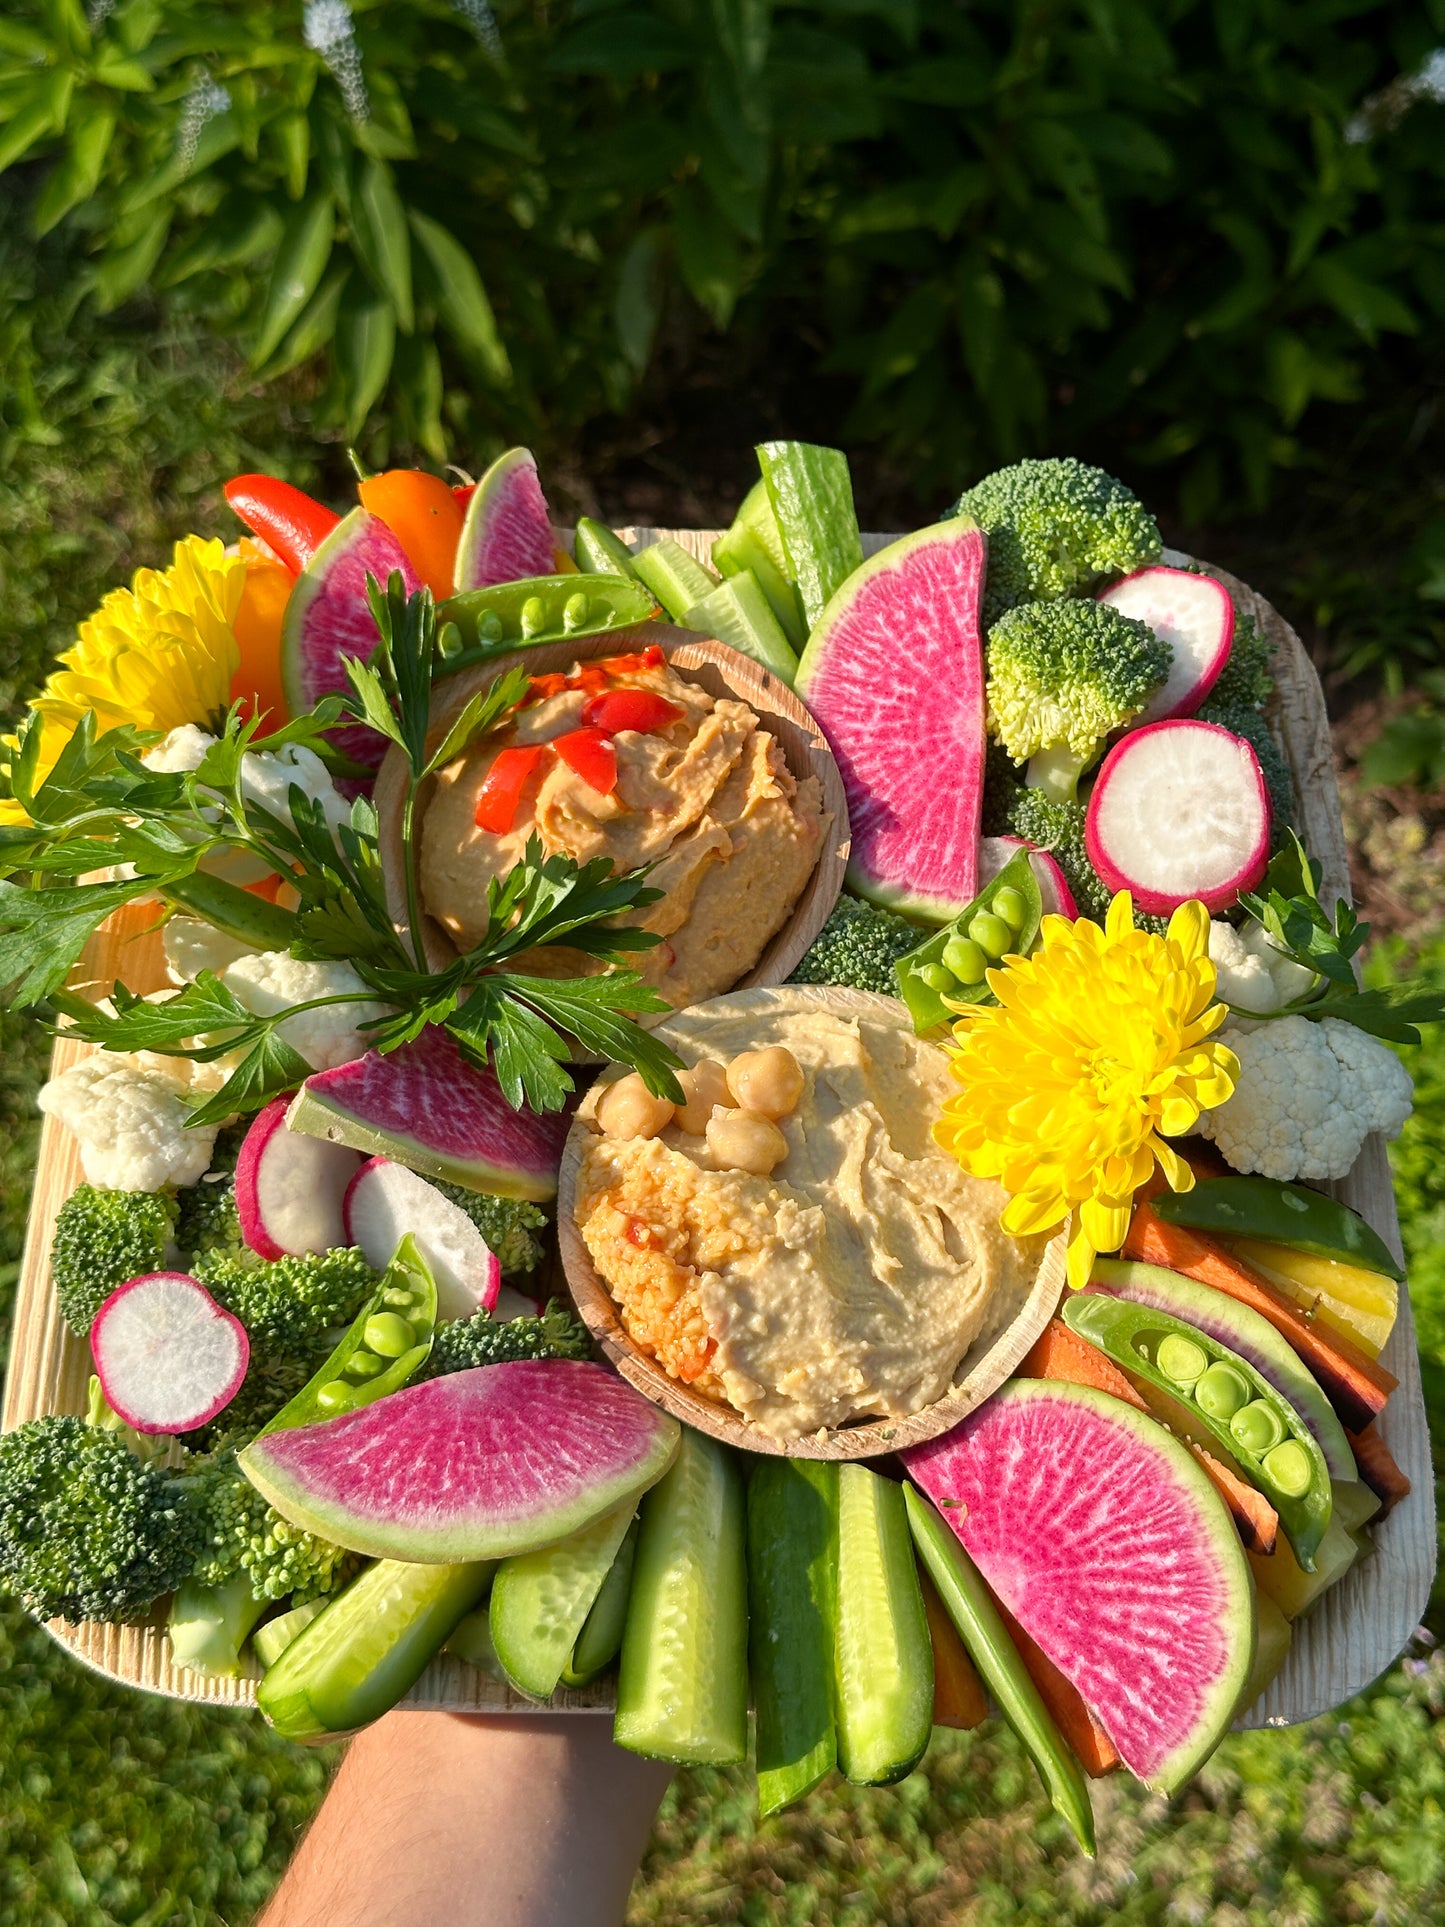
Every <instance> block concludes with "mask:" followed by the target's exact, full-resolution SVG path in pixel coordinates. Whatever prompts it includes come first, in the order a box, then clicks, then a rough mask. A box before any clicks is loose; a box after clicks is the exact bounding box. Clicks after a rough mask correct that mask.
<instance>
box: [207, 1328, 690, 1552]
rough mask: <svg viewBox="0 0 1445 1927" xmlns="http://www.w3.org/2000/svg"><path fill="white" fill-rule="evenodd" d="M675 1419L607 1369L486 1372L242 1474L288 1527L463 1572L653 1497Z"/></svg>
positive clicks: (672, 1452) (276, 1448) (434, 1388)
mask: <svg viewBox="0 0 1445 1927" xmlns="http://www.w3.org/2000/svg"><path fill="white" fill-rule="evenodd" d="M679 1436H680V1427H679V1426H678V1423H677V1420H676V1419H674V1418H669V1416H668V1415H667V1413H666V1412H661V1411H659V1410H658V1408H657V1407H656V1406H655V1405H653V1404H651V1403H650V1401H649V1400H647V1399H645V1398H644V1397H643V1396H642V1394H641V1393H640V1392H635V1391H634V1390H633V1389H632V1387H631V1386H630V1385H628V1384H627V1383H626V1382H625V1380H623V1379H620V1378H618V1377H617V1375H616V1374H615V1373H614V1372H611V1371H609V1370H608V1369H607V1368H606V1367H605V1366H603V1365H592V1364H584V1363H582V1362H580V1361H576V1360H571V1359H521V1360H517V1361H515V1362H513V1363H510V1364H506V1365H482V1366H478V1367H476V1368H475V1369H474V1370H472V1371H468V1372H454V1373H452V1374H451V1375H450V1376H449V1377H446V1378H434V1379H429V1380H427V1381H426V1383H425V1384H421V1385H409V1386H407V1387H405V1388H404V1389H403V1390H402V1391H399V1392H393V1393H392V1394H391V1395H390V1396H389V1397H387V1398H381V1399H377V1400H376V1402H375V1403H374V1404H372V1405H363V1406H361V1407H360V1408H359V1409H358V1410H356V1411H354V1412H346V1413H343V1414H342V1416H341V1417H339V1418H334V1419H327V1420H325V1421H323V1422H322V1423H321V1424H318V1425H298V1426H294V1427H293V1428H292V1429H291V1430H290V1431H282V1432H272V1433H270V1434H268V1435H264V1436H262V1437H260V1438H258V1439H254V1440H253V1441H252V1442H251V1444H250V1445H248V1446H247V1447H246V1449H245V1451H244V1452H242V1453H241V1455H240V1465H241V1469H242V1471H243V1472H244V1473H245V1474H246V1477H247V1478H248V1479H249V1480H250V1481H251V1483H252V1485H254V1486H255V1487H256V1489H257V1491H258V1492H260V1493H261V1494H262V1495H263V1496H264V1497H265V1498H267V1499H268V1500H269V1501H270V1502H271V1504H272V1505H274V1506H275V1508H276V1510H277V1511H278V1512H279V1513H280V1514H281V1515H282V1517H283V1518H286V1519H289V1520H290V1521H291V1523H292V1524H293V1525H297V1526H301V1527H303V1528H304V1529H305V1530H307V1531H309V1532H317V1533H320V1534H321V1535H322V1536H323V1537H324V1538H327V1539H330V1540H331V1541H332V1543H333V1544H335V1545H340V1546H346V1547H348V1548H349V1549H350V1550H351V1551H353V1552H361V1553H366V1554H367V1555H368V1556H369V1557H372V1558H377V1559H407V1560H413V1561H416V1562H418V1563H420V1564H422V1565H458V1564H460V1563H462V1562H463V1561H466V1560H473V1559H505V1558H507V1557H508V1556H509V1555H510V1554H512V1553H514V1552H531V1551H533V1550H534V1549H535V1548H536V1547H538V1546H549V1545H552V1544H554V1543H555V1542H556V1541H557V1540H558V1539H565V1538H566V1537H567V1536H568V1535H569V1534H570V1533H573V1532H577V1531H580V1529H581V1528H582V1527H583V1526H585V1525H587V1524H589V1523H590V1522H591V1521H592V1520H593V1519H596V1518H598V1517H599V1516H600V1515H601V1514H602V1513H604V1512H607V1511H609V1510H610V1509H611V1508H612V1507H613V1506H617V1505H621V1504H622V1502H623V1500H625V1499H634V1498H636V1497H637V1495H638V1494H639V1493H642V1492H645V1491H646V1490H647V1488H648V1487H649V1486H650V1485H655V1484H656V1482H657V1481H658V1480H659V1479H660V1478H661V1477H662V1475H663V1473H664V1472H665V1471H666V1470H667V1468H668V1466H669V1465H671V1464H672V1461H673V1459H674V1457H675V1456H676V1453H677V1447H678V1439H679Z"/></svg>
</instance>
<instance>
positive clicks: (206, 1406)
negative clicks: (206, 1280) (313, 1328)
mask: <svg viewBox="0 0 1445 1927" xmlns="http://www.w3.org/2000/svg"><path fill="white" fill-rule="evenodd" d="M90 1351H91V1356H92V1358H93V1359H94V1360H95V1373H96V1377H97V1378H98V1379H99V1380H100V1389H101V1391H102V1392H104V1394H105V1398H106V1403H107V1404H108V1405H109V1406H110V1408H111V1410H112V1411H113V1412H115V1413H116V1415H117V1416H118V1417H119V1418H122V1419H124V1421H125V1423H126V1424H127V1425H129V1426H132V1427H134V1429H135V1430H136V1431H137V1432H168V1433H170V1432H191V1431H194V1430H195V1428H196V1427H197V1426H198V1425H209V1424H210V1422H211V1420H212V1419H213V1418H215V1416H216V1415H217V1413H218V1412H223V1411H224V1410H225V1408H226V1407H227V1406H228V1405H229V1404H230V1402H231V1400H232V1399H233V1398H234V1397H235V1396H236V1394H237V1392H239V1391H240V1389H241V1380H242V1379H243V1378H244V1377H245V1376H246V1366H247V1364H248V1363H249V1362H250V1357H251V1345H250V1340H249V1339H248V1338H247V1337H246V1328H245V1326H244V1325H243V1324H242V1323H241V1321H240V1319H239V1318H235V1317H233V1316H232V1315H231V1313H230V1312H228V1311H225V1310H223V1309H222V1307H221V1306H220V1305H218V1304H217V1303H216V1301H215V1299H214V1298H213V1297H212V1296H211V1294H210V1293H209V1292H208V1291H207V1290H206V1288H205V1286H204V1285H203V1284H200V1283H199V1282H198V1281H197V1280H196V1279H194V1278H192V1277H191V1276H190V1274H189V1273H188V1272H184V1271H148V1272H145V1273H144V1274H143V1275H142V1276H141V1277H139V1278H129V1279H127V1280H126V1282H125V1284H123V1285H118V1286H117V1287H116V1289H115V1290H114V1291H113V1292H112V1293H111V1294H110V1296H109V1298H107V1299H106V1301H105V1303H104V1304H103V1305H102V1306H101V1308H100V1310H99V1311H98V1312H97V1313H96V1314H95V1323H94V1324H93V1325H92V1326H91V1328H90Z"/></svg>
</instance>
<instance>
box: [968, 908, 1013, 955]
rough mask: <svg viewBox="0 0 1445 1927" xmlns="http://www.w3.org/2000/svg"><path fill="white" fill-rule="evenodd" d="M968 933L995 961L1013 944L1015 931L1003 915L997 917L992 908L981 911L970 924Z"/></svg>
mask: <svg viewBox="0 0 1445 1927" xmlns="http://www.w3.org/2000/svg"><path fill="white" fill-rule="evenodd" d="M968 934H969V936H970V937H972V939H973V941H974V942H975V943H976V944H977V945H978V947H979V949H980V950H982V951H983V952H984V954H985V956H987V957H990V958H992V959H993V960H994V961H995V962H996V961H997V960H998V959H999V958H1000V957H1002V956H1004V955H1005V954H1006V953H1007V952H1008V951H1009V950H1010V949H1011V948H1012V946H1013V940H1014V933H1013V931H1012V930H1010V929H1009V927H1008V925H1007V924H1006V923H1005V922H1004V920H1003V918H1002V917H996V916H995V915H994V914H993V912H992V911H991V910H980V911H979V913H978V915H977V916H976V917H975V918H974V919H973V921H972V923H970V924H969V926H968Z"/></svg>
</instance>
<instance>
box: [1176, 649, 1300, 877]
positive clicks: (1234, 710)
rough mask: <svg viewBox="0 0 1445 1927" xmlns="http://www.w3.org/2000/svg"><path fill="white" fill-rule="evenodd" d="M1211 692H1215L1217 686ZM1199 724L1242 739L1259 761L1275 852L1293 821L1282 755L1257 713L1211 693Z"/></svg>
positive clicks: (1291, 789) (1290, 789) (1291, 782)
mask: <svg viewBox="0 0 1445 1927" xmlns="http://www.w3.org/2000/svg"><path fill="white" fill-rule="evenodd" d="M1215 688H1216V690H1217V688H1218V684H1216V685H1215ZM1199 721H1200V722H1201V723H1218V725H1219V727H1220V728H1221V729H1227V730H1229V731H1230V732H1231V733H1232V734H1233V735H1235V736H1242V737H1243V738H1244V740H1245V742H1247V743H1248V744H1249V745H1250V747H1251V748H1252V749H1253V751H1254V753H1255V755H1256V756H1257V757H1258V758H1259V767H1260V771H1261V773H1262V774H1263V776H1264V786H1265V788H1266V789H1267V790H1268V791H1269V804H1270V809H1271V811H1272V812H1273V832H1272V833H1273V836H1274V838H1275V847H1276V848H1278V847H1279V840H1280V839H1282V838H1283V836H1284V832H1285V831H1286V829H1288V827H1289V825H1290V824H1291V823H1292V822H1293V821H1294V812H1295V804H1294V775H1293V773H1292V772H1291V770H1290V766H1289V761H1288V759H1287V758H1286V756H1285V754H1284V751H1283V750H1282V749H1281V748H1280V746H1279V744H1278V743H1277V742H1276V741H1275V740H1274V737H1273V736H1271V735H1270V733H1269V724H1268V723H1267V722H1266V721H1265V720H1264V717H1263V716H1262V715H1261V714H1260V713H1259V711H1258V710H1257V709H1253V708H1250V707H1248V706H1247V705H1245V704H1242V703H1238V704H1237V703H1228V702H1224V703H1222V702H1219V701H1218V700H1217V698H1216V695H1215V694H1214V693H1211V695H1210V698H1209V701H1208V702H1207V703H1206V704H1205V705H1204V707H1203V708H1202V709H1201V710H1200V711H1199Z"/></svg>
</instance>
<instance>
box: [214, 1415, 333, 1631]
mask: <svg viewBox="0 0 1445 1927" xmlns="http://www.w3.org/2000/svg"><path fill="white" fill-rule="evenodd" d="M183 1476H184V1478H185V1480H186V1485H187V1488H188V1491H189V1494H190V1500H191V1503H192V1505H193V1506H194V1507H195V1508H196V1509H197V1511H198V1512H199V1514H200V1516H201V1519H202V1521H203V1527H204V1538H205V1542H204V1546H203V1548H202V1550H201V1553H200V1556H199V1558H198V1559H197V1561H196V1566H195V1574H194V1576H195V1578H196V1579H197V1580H198V1581H199V1582H200V1584H201V1585H203V1586H215V1587H219V1586H222V1585H224V1584H225V1583H226V1582H227V1581H228V1580H231V1579H234V1578H235V1577H236V1575H237V1574H239V1573H244V1574H245V1576H246V1578H247V1580H248V1581H249V1583H250V1587H251V1590H252V1592H253V1593H254V1594H255V1596H256V1597H257V1598H258V1599H267V1600H270V1599H285V1598H287V1597H288V1596H289V1595H293V1594H294V1596H295V1597H296V1599H297V1601H298V1602H299V1601H301V1600H305V1599H320V1598H322V1597H324V1596H325V1595H326V1594H327V1593H330V1592H334V1591H335V1590H336V1588H337V1587H338V1586H340V1585H342V1584H343V1583H344V1582H345V1580H346V1578H347V1577H348V1569H347V1567H346V1560H347V1558H348V1554H347V1553H346V1552H345V1551H344V1550H343V1548H342V1547H340V1546H334V1545H332V1544H331V1543H330V1541H329V1540H326V1539H320V1538H318V1537H317V1536H316V1534H315V1533H312V1532H305V1531H303V1530H302V1529H301V1528H300V1527H299V1526H293V1525H291V1524H290V1523H289V1522H288V1521H287V1520H285V1519H283V1518H282V1517H281V1514H280V1513H279V1512H277V1510H276V1509H275V1507H274V1506H272V1505H269V1504H268V1503H267V1502H266V1500H265V1499H263V1498H262V1496H261V1494H260V1493H259V1492H258V1491H257V1490H256V1488H255V1486H254V1485H252V1484H251V1482H250V1480H249V1479H248V1478H247V1477H246V1476H245V1474H244V1473H243V1472H242V1471H241V1469H240V1467H239V1466H238V1465H237V1464H236V1454H235V1452H234V1451H233V1450H231V1449H229V1448H225V1449H223V1450H221V1451H218V1452H214V1453H212V1454H210V1455H209V1456H207V1457H205V1458H201V1457H198V1456H192V1457H191V1458H189V1459H188V1460H187V1461H186V1464H185V1467H184V1470H183Z"/></svg>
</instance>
